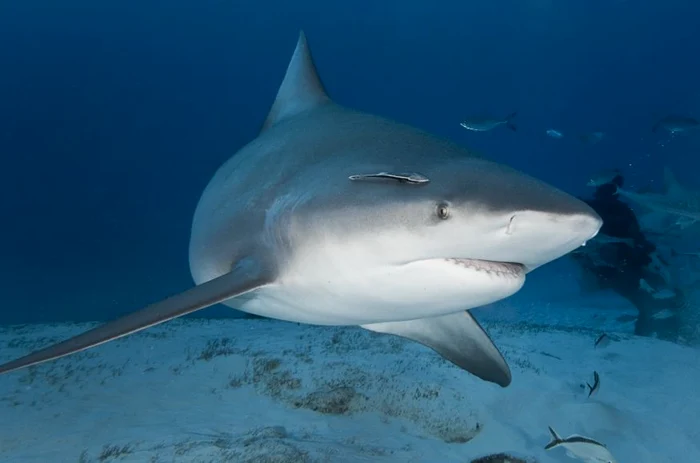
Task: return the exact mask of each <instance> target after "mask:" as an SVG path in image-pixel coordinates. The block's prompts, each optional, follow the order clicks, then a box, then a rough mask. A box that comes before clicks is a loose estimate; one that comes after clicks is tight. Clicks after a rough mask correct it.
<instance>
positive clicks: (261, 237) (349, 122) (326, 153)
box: [0, 31, 602, 387]
mask: <svg viewBox="0 0 700 463" xmlns="http://www.w3.org/2000/svg"><path fill="white" fill-rule="evenodd" d="M601 225H602V221H601V219H600V217H599V216H598V215H597V214H596V213H595V212H594V211H593V210H592V209H591V208H589V207H588V205H586V204H585V203H584V202H582V201H580V200H579V199H577V198H574V197H573V196H570V195H569V194H567V193H564V192H563V191H560V190H558V189H556V188H554V187H552V186H550V185H548V184H546V183H544V182H541V181H539V180H537V179H535V178H532V177H530V176H528V175H526V174H523V173H520V172H518V171H516V170H514V169H512V168H510V167H507V166H505V165H502V164H498V163H495V162H492V161H489V160H487V159H485V158H483V157H481V156H477V155H475V154H473V153H471V152H470V151H468V150H467V149H465V148H462V147H460V146H458V145H456V144H454V143H452V142H450V141H447V140H443V139H440V138H437V137H434V136H432V135H430V134H428V133H425V132H423V131H421V130H418V129H415V128H412V127H409V126H406V125H403V124H400V123H397V122H393V121H390V120H387V119H384V118H381V117H378V116H374V115H370V114H366V113H362V112H359V111H355V110H352V109H349V108H346V107H343V106H341V105H339V104H337V103H335V102H334V101H333V100H331V98H330V97H329V96H328V94H327V93H326V91H325V90H324V87H323V85H322V83H321V80H320V79H319V76H318V73H317V71H316V68H315V65H314V62H313V60H312V57H311V53H310V50H309V46H308V44H307V40H306V37H305V35H304V33H303V31H302V32H301V33H300V35H299V39H298V42H297V45H296V49H295V50H294V53H293V55H292V58H291V61H290V62H289V65H288V67H287V71H286V74H285V76H284V79H283V80H282V84H281V86H280V87H279V90H278V93H277V97H276V99H275V101H274V103H273V105H272V108H271V110H270V112H269V114H268V116H267V119H266V120H265V122H264V124H263V127H262V130H261V132H260V133H259V134H258V136H257V138H255V139H254V140H252V141H251V142H250V143H249V144H248V145H246V146H244V147H243V148H241V149H240V150H239V151H238V152H237V153H236V154H235V155H234V156H232V157H231V158H230V159H229V160H228V161H227V162H225V163H224V164H223V165H222V166H221V167H220V168H219V170H218V171H217V172H216V173H215V175H214V176H213V178H212V179H211V181H210V182H209V184H208V185H207V187H206V188H205V190H204V192H203V193H202V196H201V198H200V200H199V203H198V204H197V207H196V210H195V213H194V218H193V222H192V230H191V240H190V247H189V263H190V270H191V274H192V277H193V279H194V282H195V284H196V285H195V286H193V287H192V288H190V289H188V290H186V291H184V292H182V293H180V294H177V295H174V296H172V297H170V298H167V299H165V300H162V301H160V302H156V303H154V304H152V305H149V306H147V307H145V308H143V309H141V310H140V311H137V312H134V313H131V314H130V315H126V316H124V317H122V318H119V319H117V320H114V321H111V322H107V323H106V324H103V325H101V326H98V327H96V328H94V329H91V330H89V331H87V332H85V333H83V334H80V335H77V336H75V337H73V338H70V339H68V340H66V341H63V342H59V343H57V344H55V345H52V346H50V347H47V348H45V349H42V350H39V351H37V352H34V353H31V354H29V355H27V356H25V357H22V358H19V359H17V360H13V361H11V362H9V363H6V364H4V365H0V373H7V372H10V371H13V370H18V369H21V368H25V367H28V366H30V365H36V364H39V363H42V362H46V361H49V360H53V359H57V358H60V357H64V356H67V355H70V354H73V353H75V352H79V351H82V350H84V349H88V348H91V347H94V346H98V345H100V344H103V343H106V342H108V341H111V340H114V339H118V338H121V337H123V336H126V335H129V334H131V333H135V332H137V331H140V330H143V329H145V328H148V327H151V326H154V325H157V324H160V323H163V322H165V321H168V320H171V319H174V318H176V317H181V316H183V315H186V314H189V313H192V312H195V311H197V310H201V309H203V308H205V307H209V306H212V305H214V304H217V303H223V304H225V305H227V306H230V307H233V308H235V309H238V310H242V311H244V312H248V313H250V314H255V315H259V316H263V317H269V318H275V319H280V320H286V321H290V322H299V323H306V324H316V325H356V326H357V325H359V326H361V327H362V328H365V329H367V330H369V331H373V332H377V333H386V334H390V335H396V336H400V337H403V338H407V339H410V340H413V341H416V342H418V343H421V344H423V345H425V346H427V347H429V348H431V349H433V350H434V351H436V352H437V353H438V354H440V355H441V356H442V357H443V358H445V359H447V360H449V361H451V362H452V363H454V364H455V365H457V366H458V367H460V368H462V369H464V370H466V371H468V372H471V373H472V374H474V375H476V376H477V377H479V378H482V379H483V380H486V381H490V382H492V383H496V384H498V385H500V386H502V387H505V386H507V385H508V384H510V382H511V373H510V369H509V367H508V365H507V363H506V361H505V359H504V358H503V356H502V355H501V353H500V352H499V350H498V348H497V347H496V346H495V345H494V344H493V342H492V341H491V339H490V338H489V336H488V335H487V334H486V333H485V332H484V330H483V329H482V328H481V326H480V325H479V323H478V322H477V321H476V320H475V319H474V317H473V316H471V315H470V313H469V312H468V310H467V309H470V308H474V307H478V306H482V305H486V304H489V303H492V302H495V301H498V300H500V299H503V298H506V297H508V296H510V295H512V294H514V293H515V292H517V291H518V290H519V289H520V288H521V287H522V286H523V284H524V282H525V276H526V274H527V273H528V272H531V271H533V270H534V269H536V268H538V267H540V266H542V265H544V264H546V263H548V262H550V261H552V260H554V259H557V258H559V257H561V256H563V255H565V254H567V253H569V252H570V251H572V250H574V249H576V248H577V247H579V246H581V245H582V244H584V243H585V242H586V241H588V240H590V239H591V238H593V237H594V236H595V235H596V234H597V233H598V230H599V229H600V227H601Z"/></svg>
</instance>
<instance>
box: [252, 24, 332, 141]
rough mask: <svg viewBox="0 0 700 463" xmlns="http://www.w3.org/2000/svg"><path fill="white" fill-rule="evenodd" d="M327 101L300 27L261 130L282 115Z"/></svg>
mask: <svg viewBox="0 0 700 463" xmlns="http://www.w3.org/2000/svg"><path fill="white" fill-rule="evenodd" d="M328 101H330V98H328V95H327V94H326V90H325V89H324V88H323V84H322V83H321V79H319V77H318V73H317V72H316V66H315V65H314V62H313V59H312V58H311V51H310V50H309V44H308V43H307V42H306V35H305V34H304V31H301V32H300V33H299V40H298V41H297V47H296V49H295V50H294V54H293V55H292V59H291V61H290V62H289V66H287V73H286V74H285V75H284V80H283V81H282V85H280V88H279V90H278V91H277V97H276V98H275V102H274V104H273V105H272V109H271V110H270V113H269V114H268V115H267V119H265V124H263V128H262V131H265V130H266V129H268V128H269V127H271V126H273V125H275V124H277V123H278V122H280V121H282V120H284V119H287V118H289V117H292V116H295V115H297V114H299V113H301V112H303V111H306V110H308V109H311V108H313V107H315V106H319V105H321V104H323V103H326V102H328Z"/></svg>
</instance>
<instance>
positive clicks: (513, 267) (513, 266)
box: [444, 257, 526, 278]
mask: <svg viewBox="0 0 700 463" xmlns="http://www.w3.org/2000/svg"><path fill="white" fill-rule="evenodd" d="M444 260H445V261H447V262H450V263H453V264H456V265H459V266H462V267H466V268H469V269H472V270H476V271H479V272H486V273H489V274H494V275H497V276H499V277H504V278H520V277H523V276H524V275H525V273H526V268H525V266H524V265H523V264H519V263H517V262H498V261H494V260H483V259H471V258H468V257H450V258H446V259H444Z"/></svg>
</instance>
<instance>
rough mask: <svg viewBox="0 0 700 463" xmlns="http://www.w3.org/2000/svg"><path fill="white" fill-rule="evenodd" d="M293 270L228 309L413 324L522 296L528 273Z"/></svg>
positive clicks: (328, 321)
mask: <svg viewBox="0 0 700 463" xmlns="http://www.w3.org/2000/svg"><path fill="white" fill-rule="evenodd" d="M325 270H326V272H324V271H315V272H309V271H305V272H303V273H295V272H290V273H287V274H285V275H283V276H281V277H280V278H279V279H278V280H277V281H276V282H275V283H274V284H271V285H268V286H265V287H263V288H260V289H257V290H255V291H254V292H253V293H249V294H247V295H246V296H245V297H243V298H237V299H232V300H230V301H227V302H226V305H229V306H231V307H234V308H236V309H239V310H243V311H245V312H249V313H252V314H256V315H261V316H265V317H270V318H277V319H281V320H288V321H293V322H300V323H309V324H319V325H364V324H369V323H378V322H386V321H401V320H412V319H417V318H425V317H431V316H437V315H445V314H448V313H454V312H458V311H460V310H465V309H470V308H474V307H478V306H481V305H485V304H489V303H492V302H495V301H497V300H500V299H503V298H505V297H508V296H510V295H512V294H514V293H515V292H517V291H518V290H519V289H520V288H521V287H522V285H523V283H524V281H525V276H524V272H520V271H519V269H517V268H516V267H515V266H511V265H509V264H494V263H488V262H473V261H464V260H453V259H430V260H423V261H417V262H411V263H408V264H403V265H395V266H382V267H375V268H372V269H366V270H365V271H363V272H355V273H343V272H340V271H336V272H333V271H331V269H325Z"/></svg>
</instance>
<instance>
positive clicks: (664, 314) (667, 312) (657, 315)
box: [651, 309, 675, 320]
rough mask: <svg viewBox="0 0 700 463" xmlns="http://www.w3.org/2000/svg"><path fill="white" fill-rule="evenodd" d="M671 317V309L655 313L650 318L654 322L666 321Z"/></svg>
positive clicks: (672, 314)
mask: <svg viewBox="0 0 700 463" xmlns="http://www.w3.org/2000/svg"><path fill="white" fill-rule="evenodd" d="M673 316H675V314H674V313H673V311H672V310H671V309H663V310H659V311H658V312H656V313H655V314H654V315H652V316H651V318H653V319H654V320H667V319H669V318H671V317H673Z"/></svg>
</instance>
